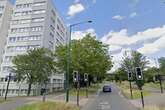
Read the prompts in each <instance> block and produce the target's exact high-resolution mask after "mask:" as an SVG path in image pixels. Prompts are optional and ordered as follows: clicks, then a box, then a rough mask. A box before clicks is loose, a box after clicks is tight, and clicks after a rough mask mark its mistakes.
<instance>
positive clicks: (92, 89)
mask: <svg viewBox="0 0 165 110" xmlns="http://www.w3.org/2000/svg"><path fill="white" fill-rule="evenodd" d="M99 88H100V85H99V84H93V85H91V86H90V87H88V95H89V96H90V95H94V94H96V92H97V91H98V89H99ZM70 95H71V96H76V95H77V90H76V89H71V90H70ZM79 95H80V97H85V96H86V88H81V89H80V91H79Z"/></svg>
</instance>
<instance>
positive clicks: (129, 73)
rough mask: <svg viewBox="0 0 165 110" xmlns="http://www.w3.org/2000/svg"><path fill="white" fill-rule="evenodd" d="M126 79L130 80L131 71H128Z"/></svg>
mask: <svg viewBox="0 0 165 110" xmlns="http://www.w3.org/2000/svg"><path fill="white" fill-rule="evenodd" d="M128 80H132V73H131V72H130V71H128Z"/></svg>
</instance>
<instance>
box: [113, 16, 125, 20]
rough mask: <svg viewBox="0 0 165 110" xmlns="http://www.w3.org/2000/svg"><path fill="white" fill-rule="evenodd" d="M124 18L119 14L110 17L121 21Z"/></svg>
mask: <svg viewBox="0 0 165 110" xmlns="http://www.w3.org/2000/svg"><path fill="white" fill-rule="evenodd" d="M124 18H125V17H124V16H121V15H115V16H113V17H112V19H114V20H118V21H121V20H123V19H124Z"/></svg>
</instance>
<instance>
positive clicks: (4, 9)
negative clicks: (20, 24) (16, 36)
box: [0, 0, 13, 66]
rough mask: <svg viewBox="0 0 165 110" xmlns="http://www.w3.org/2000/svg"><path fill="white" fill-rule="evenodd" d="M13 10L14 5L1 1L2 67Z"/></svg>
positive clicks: (4, 0) (0, 57)
mask: <svg viewBox="0 0 165 110" xmlns="http://www.w3.org/2000/svg"><path fill="white" fill-rule="evenodd" d="M12 9H13V5H12V4H11V3H10V2H9V1H8V0H0V66H1V64H2V59H3V54H4V51H5V45H6V42H7V35H8V29H9V25H10V19H11V14H12Z"/></svg>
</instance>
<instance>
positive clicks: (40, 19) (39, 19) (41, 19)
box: [32, 17, 44, 22]
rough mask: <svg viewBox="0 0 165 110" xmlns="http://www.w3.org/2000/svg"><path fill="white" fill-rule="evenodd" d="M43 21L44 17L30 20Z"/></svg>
mask: <svg viewBox="0 0 165 110" xmlns="http://www.w3.org/2000/svg"><path fill="white" fill-rule="evenodd" d="M42 21H44V18H43V17H42V18H32V22H42Z"/></svg>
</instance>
